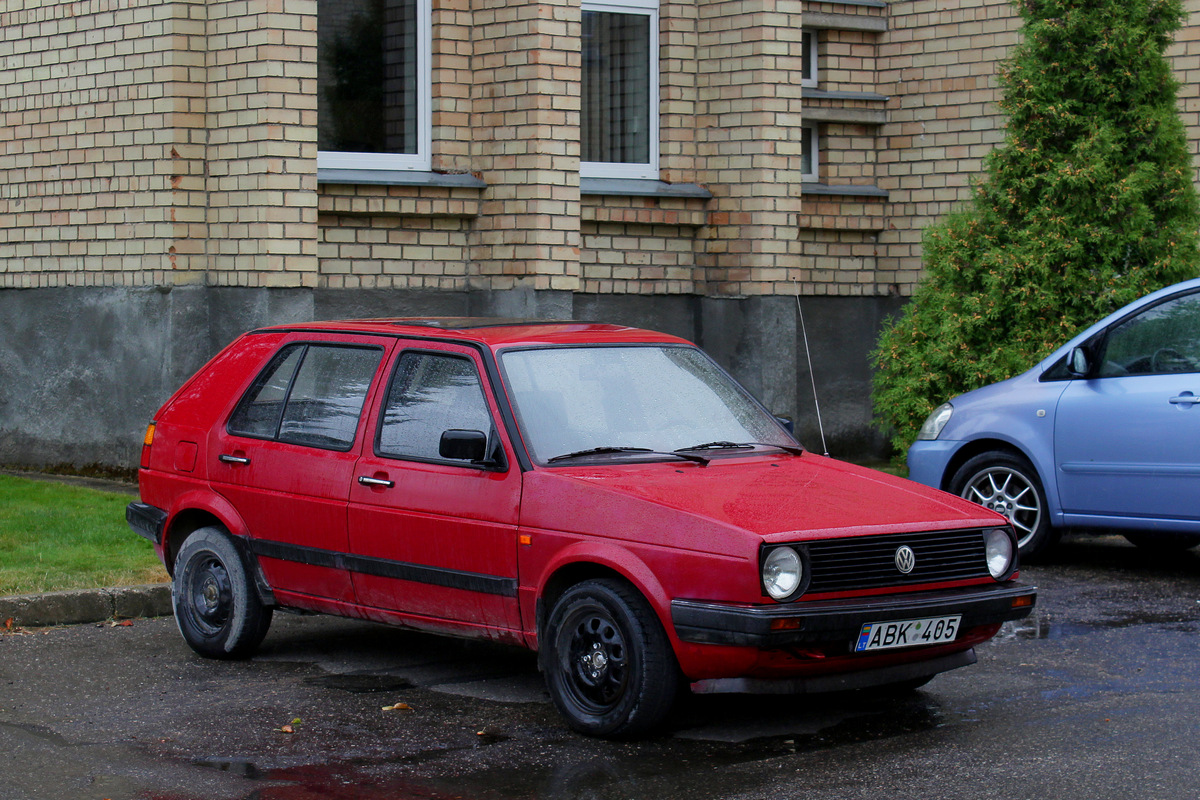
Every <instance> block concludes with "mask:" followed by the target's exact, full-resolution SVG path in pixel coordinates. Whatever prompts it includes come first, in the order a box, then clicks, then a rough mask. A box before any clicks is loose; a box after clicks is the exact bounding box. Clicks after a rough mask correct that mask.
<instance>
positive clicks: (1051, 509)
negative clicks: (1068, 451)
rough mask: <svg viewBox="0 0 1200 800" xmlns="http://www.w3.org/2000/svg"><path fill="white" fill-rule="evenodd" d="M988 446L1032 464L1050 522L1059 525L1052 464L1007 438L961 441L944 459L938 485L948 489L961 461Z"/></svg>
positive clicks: (988, 448) (1059, 517) (969, 458)
mask: <svg viewBox="0 0 1200 800" xmlns="http://www.w3.org/2000/svg"><path fill="white" fill-rule="evenodd" d="M989 450H999V451H1001V452H1005V453H1008V454H1009V455H1013V456H1018V457H1020V458H1023V459H1025V460H1026V461H1028V462H1029V463H1030V464H1031V465H1032V466H1033V469H1034V472H1036V473H1037V478H1038V480H1039V481H1041V484H1042V491H1043V492H1044V493H1045V494H1046V511H1047V512H1048V513H1049V515H1050V521H1051V524H1053V525H1054V526H1056V527H1057V526H1059V525H1061V524H1062V509H1061V508H1060V507H1059V504H1058V483H1057V481H1056V476H1055V474H1054V469H1053V464H1049V465H1048V464H1046V463H1044V460H1043V459H1041V458H1039V457H1038V456H1037V455H1036V454H1035V453H1033V452H1032V451H1030V450H1029V449H1027V448H1025V447H1023V446H1022V445H1020V444H1017V443H1016V442H1013V441H1011V440H1009V439H1000V438H995V437H986V438H981V439H973V440H972V441H969V442H967V443H966V444H964V445H963V446H962V447H960V448H959V449H958V450H957V451H955V453H954V455H953V456H952V457H951V458H950V460H949V461H947V462H946V469H945V471H944V472H943V473H942V477H941V483H940V485H939V486H938V488H939V489H942V490H944V491H947V492H948V491H950V487H951V484H952V483H953V481H954V476H955V474H957V472H958V471H959V470H960V469H962V466H963V464H966V463H967V462H968V461H970V460H971V459H972V458H974V457H975V456H977V455H980V454H981V453H986V452H988V451H989Z"/></svg>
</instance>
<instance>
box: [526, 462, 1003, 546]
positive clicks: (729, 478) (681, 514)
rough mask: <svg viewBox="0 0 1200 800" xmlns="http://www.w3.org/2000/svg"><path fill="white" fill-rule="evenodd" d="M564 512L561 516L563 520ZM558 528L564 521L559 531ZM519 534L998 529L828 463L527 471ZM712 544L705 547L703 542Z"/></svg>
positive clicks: (993, 520)
mask: <svg viewBox="0 0 1200 800" xmlns="http://www.w3.org/2000/svg"><path fill="white" fill-rule="evenodd" d="M565 510H569V512H570V513H564V511H565ZM564 520H567V522H564ZM521 524H522V525H523V526H532V527H540V528H544V529H550V530H568V531H572V532H578V533H588V534H592V535H598V536H604V537H608V538H628V539H636V540H641V541H659V540H663V539H664V538H665V537H671V541H672V543H673V544H677V545H678V544H683V543H682V542H680V541H679V539H678V537H680V536H690V537H694V538H695V539H697V540H696V541H693V542H691V544H692V546H695V547H699V548H714V550H713V551H714V552H715V551H720V550H725V549H726V548H724V547H720V546H719V542H720V541H721V540H726V541H727V540H728V539H729V538H730V537H731V534H732V535H733V538H737V539H742V538H744V537H756V538H760V539H763V540H767V541H801V540H806V539H818V538H825V537H830V536H839V537H841V536H858V535H869V534H879V533H900V532H909V531H918V530H950V529H955V528H964V527H976V526H984V525H998V524H1005V520H1004V518H1003V517H1001V516H999V515H995V514H993V513H992V512H990V511H987V510H985V509H984V508H982V507H981V506H978V505H975V504H974V503H968V502H966V501H964V500H961V499H959V498H957V497H954V496H952V495H949V494H946V493H944V492H940V491H937V490H934V489H930V488H928V487H926V486H921V485H920V484H917V483H913V482H911V481H907V480H903V479H900V478H896V477H893V476H891V475H888V474H885V473H882V472H878V471H875V470H871V469H867V468H864V467H858V466H854V465H851V464H847V463H844V462H840V461H836V460H834V459H831V458H827V457H822V456H815V455H810V454H805V455H803V456H789V455H779V456H776V457H771V456H767V455H758V456H753V457H739V458H715V459H713V460H712V462H711V463H710V464H709V465H708V466H700V465H698V464H692V463H676V462H669V463H662V462H657V463H651V464H622V465H608V466H592V467H569V468H556V469H545V470H535V471H534V472H531V473H529V474H528V475H527V476H526V485H525V489H524V497H523V499H522V519H521ZM705 539H711V541H703V540H705Z"/></svg>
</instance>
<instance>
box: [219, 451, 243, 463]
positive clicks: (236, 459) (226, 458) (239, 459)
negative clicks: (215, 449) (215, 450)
mask: <svg viewBox="0 0 1200 800" xmlns="http://www.w3.org/2000/svg"><path fill="white" fill-rule="evenodd" d="M217 461H220V462H221V463H222V464H249V463H250V459H248V458H246V457H245V456H231V455H226V454H225V453H221V455H219V456H217Z"/></svg>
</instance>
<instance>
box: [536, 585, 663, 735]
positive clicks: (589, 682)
mask: <svg viewBox="0 0 1200 800" xmlns="http://www.w3.org/2000/svg"><path fill="white" fill-rule="evenodd" d="M539 664H540V666H541V668H542V671H543V672H544V673H545V676H546V686H547V688H548V689H549V691H550V697H551V698H552V699H553V700H554V705H555V706H556V707H557V708H558V710H559V712H560V713H561V714H562V715H563V717H564V718H565V719H566V721H567V724H568V725H570V726H571V728H573V729H574V730H576V731H578V732H580V733H584V734H587V735H589V736H602V737H608V738H630V737H633V736H636V735H639V734H643V733H646V732H648V731H650V730H652V729H653V728H655V727H656V726H658V725H659V724H660V723H661V722H662V721H663V720H664V719H665V718H666V716H667V714H668V712H670V710H671V705H672V704H673V703H674V701H675V697H676V693H677V692H678V689H679V686H680V683H681V680H680V678H681V676H680V673H679V665H678V663H677V662H676V661H675V654H674V652H673V651H672V650H671V644H670V642H669V641H668V640H667V636H666V634H665V633H664V632H663V629H662V626H661V625H660V624H659V621H658V617H657V616H656V615H655V614H654V611H653V610H652V609H651V608H650V605H649V603H647V602H646V600H645V599H644V598H643V597H642V596H641V595H640V594H639V593H638V592H637V591H636V590H634V589H633V588H632V587H630V586H629V585H627V584H625V583H623V582H620V581H617V580H611V579H601V580H590V581H585V582H583V583H580V584H577V585H575V586H573V587H571V588H570V589H568V590H567V591H566V592H565V593H563V595H562V596H561V597H560V598H559V599H558V600H557V601H556V602H555V603H554V606H553V608H552V609H551V611H550V616H549V618H548V619H547V621H546V627H545V630H544V635H543V636H542V637H541V647H540V652H539Z"/></svg>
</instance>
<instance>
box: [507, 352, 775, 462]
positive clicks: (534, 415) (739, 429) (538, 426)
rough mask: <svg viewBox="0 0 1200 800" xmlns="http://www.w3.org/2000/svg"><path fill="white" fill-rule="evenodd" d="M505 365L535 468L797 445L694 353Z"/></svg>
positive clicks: (536, 359) (562, 355)
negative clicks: (590, 454)
mask: <svg viewBox="0 0 1200 800" xmlns="http://www.w3.org/2000/svg"><path fill="white" fill-rule="evenodd" d="M502 363H503V365H504V372H505V376H506V379H507V384H508V390H509V397H510V398H511V399H512V401H513V405H514V407H515V409H516V413H517V422H518V425H519V426H520V428H521V435H522V436H523V437H524V440H525V443H526V445H527V446H528V448H529V450H530V453H531V454H532V455H533V457H534V458H535V459H536V460H537V461H539V462H541V463H547V462H549V461H550V460H551V459H553V458H555V457H556V456H562V455H565V454H569V453H576V452H579V451H583V450H587V449H588V448H596V447H600V448H633V447H636V448H644V449H646V450H652V451H659V452H670V451H672V450H678V449H687V448H693V447H695V446H697V445H702V444H707V443H715V442H732V443H749V442H758V443H764V444H772V445H784V446H793V447H794V446H795V441H794V440H792V439H791V438H790V437H789V436H788V435H787V434H786V433H785V432H784V431H783V429H782V428H780V426H779V424H778V423H777V422H776V421H775V420H774V419H773V418H772V417H771V416H770V415H769V414H767V413H766V412H765V411H764V410H763V408H762V406H760V405H759V404H758V403H757V402H756V401H754V400H753V399H752V398H751V397H750V396H749V395H747V394H746V392H745V390H743V389H742V388H741V387H740V386H738V385H737V384H736V383H734V382H733V381H732V380H731V379H730V378H729V377H728V376H727V375H726V374H725V373H724V372H723V371H722V370H721V368H720V367H718V366H717V365H716V364H715V363H713V361H712V360H711V359H710V358H708V356H706V355H704V353H702V352H701V351H699V350H697V349H695V348H692V347H679V346H666V347H657V346H628V347H625V346H620V347H564V348H543V349H538V350H516V351H510V352H507V353H505V354H504V356H503V362H502ZM633 457H635V458H636V457H638V456H636V454H634V455H633Z"/></svg>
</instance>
